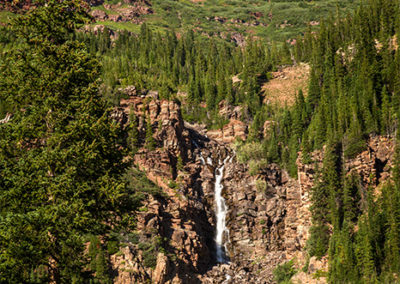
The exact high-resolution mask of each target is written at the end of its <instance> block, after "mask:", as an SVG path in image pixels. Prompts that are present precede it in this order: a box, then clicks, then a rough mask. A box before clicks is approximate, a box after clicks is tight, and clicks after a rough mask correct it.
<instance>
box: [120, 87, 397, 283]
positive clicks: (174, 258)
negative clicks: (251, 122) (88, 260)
mask: <svg viewBox="0 0 400 284" xmlns="http://www.w3.org/2000/svg"><path fill="white" fill-rule="evenodd" d="M125 92H126V93H127V94H129V95H130V97H129V98H128V99H125V100H122V101H121V107H120V108H119V110H118V111H116V113H115V114H114V116H115V118H116V119H118V120H119V121H121V123H122V124H126V123H127V121H128V117H129V113H130V112H134V113H135V115H136V117H138V118H139V119H138V121H139V123H138V125H139V126H138V130H139V132H140V140H141V143H142V144H143V143H144V137H145V119H144V117H148V118H149V119H150V121H151V123H152V126H153V133H154V135H153V138H154V139H155V141H156V144H157V147H156V149H155V150H153V151H149V150H147V149H146V148H145V147H142V148H140V149H139V151H138V152H137V154H136V155H135V157H134V161H135V163H136V165H137V166H139V167H140V168H141V169H143V170H144V171H145V172H146V174H147V177H148V178H149V179H151V180H152V181H153V182H155V183H156V184H158V185H159V186H160V187H161V188H162V189H163V192H164V194H165V195H164V196H160V197H156V198H155V197H152V196H150V195H149V196H148V197H147V198H146V200H145V202H144V204H143V205H144V208H146V210H141V212H140V213H139V215H138V221H137V231H138V232H140V236H139V238H140V240H141V241H142V242H145V243H154V240H157V238H160V239H161V243H162V246H163V248H164V251H163V252H161V251H160V252H159V253H158V254H157V255H156V258H155V260H154V265H153V266H152V267H145V266H143V264H142V263H143V260H144V259H145V255H144V250H143V249H141V248H139V247H138V245H135V244H129V245H128V246H127V247H126V248H122V250H121V252H122V254H120V255H119V256H117V255H114V256H112V261H113V267H114V270H115V271H117V276H116V278H115V279H116V282H117V283H146V281H150V282H151V283H192V282H193V283H223V282H224V281H227V282H225V283H246V282H247V283H273V276H272V271H273V270H274V268H275V267H276V265H277V264H280V263H284V262H286V261H288V260H290V259H293V258H295V259H296V265H297V267H298V268H302V266H304V264H305V262H306V255H305V251H304V247H305V245H306V241H307V238H308V231H309V228H310V226H311V213H310V211H309V207H310V189H311V187H312V186H313V185H314V182H315V180H314V179H315V176H316V175H315V168H314V167H315V165H318V164H319V166H320V167H321V166H322V159H323V152H322V151H316V152H314V153H312V154H311V158H312V159H313V161H314V162H313V163H311V164H303V163H302V162H301V158H299V159H298V161H297V164H298V180H294V179H292V178H290V177H289V176H288V174H287V173H286V172H285V171H283V170H282V169H280V168H279V167H278V166H277V165H275V164H269V165H268V166H267V167H266V168H264V169H261V171H260V172H259V174H257V175H255V176H250V174H249V171H248V167H247V166H246V165H243V164H240V163H238V162H237V161H236V159H235V157H234V152H233V151H232V150H231V149H230V148H229V143H230V142H231V141H232V140H229V139H226V138H227V137H231V136H234V135H233V134H232V133H230V132H228V131H227V132H226V133H230V134H229V136H224V135H222V136H221V135H219V136H215V137H214V136H212V135H210V132H209V131H208V132H207V131H205V130H203V129H201V127H198V126H196V125H190V124H188V123H184V122H183V120H182V116H181V112H180V105H179V104H178V103H176V102H170V101H164V100H159V99H158V97H157V95H156V94H155V93H154V92H142V91H138V90H136V88H134V87H130V88H128V89H127V90H125ZM140 118H141V119H140ZM233 128H234V127H233ZM240 131H243V132H244V130H240ZM240 131H236V130H235V129H234V130H233V132H234V133H239V132H240ZM223 133H225V132H223ZM207 136H208V137H207ZM224 139H225V140H224ZM392 154H393V142H392V141H391V140H390V139H386V138H382V137H380V138H371V140H370V141H369V142H368V148H367V150H366V151H364V152H363V153H361V154H360V155H358V156H357V157H356V158H354V159H352V160H349V161H347V162H346V164H345V167H346V168H347V169H348V171H349V172H351V171H357V172H358V173H359V174H360V176H361V177H362V180H363V185H365V186H368V185H369V184H371V183H374V184H377V183H382V181H384V180H386V179H387V178H388V177H389V176H390V172H388V169H389V167H390V166H391V165H392V162H391V157H392ZM201 157H202V158H201ZM226 157H232V159H229V161H228V162H227V163H226V165H225V171H224V175H223V185H224V190H223V196H224V198H225V201H226V204H227V206H228V215H227V227H228V229H229V234H228V235H226V236H225V240H226V243H227V249H228V252H227V254H228V256H229V258H230V262H229V263H228V264H217V263H216V261H215V244H214V234H215V223H216V220H215V214H214V209H215V208H214V207H215V205H214V182H215V170H216V168H218V167H219V166H220V165H221V163H222V161H223V160H225V159H226ZM299 157H301V154H300V155H299ZM178 159H180V160H181V161H180V165H178V164H179V163H178ZM371 174H374V175H375V176H376V178H375V179H372V180H371V179H369V177H370V176H373V175H371ZM160 239H159V241H160ZM319 270H322V271H326V270H327V259H326V258H323V259H322V260H316V259H313V258H311V259H310V263H309V266H308V271H307V272H301V273H298V274H297V275H296V276H295V277H294V278H293V281H294V283H324V281H325V280H324V279H322V278H321V279H318V280H315V279H313V277H312V275H313V274H314V273H315V272H316V271H319Z"/></svg>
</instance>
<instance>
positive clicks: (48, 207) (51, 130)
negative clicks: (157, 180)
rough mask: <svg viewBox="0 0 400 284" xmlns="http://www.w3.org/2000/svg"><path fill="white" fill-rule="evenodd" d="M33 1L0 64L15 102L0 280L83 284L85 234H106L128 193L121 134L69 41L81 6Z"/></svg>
mask: <svg viewBox="0 0 400 284" xmlns="http://www.w3.org/2000/svg"><path fill="white" fill-rule="evenodd" d="M38 4H39V5H38V7H37V8H36V9H32V10H30V11H29V12H27V13H26V14H25V15H22V16H19V17H17V18H16V19H15V21H14V22H13V24H12V27H11V28H12V31H13V33H14V34H15V35H16V36H17V37H18V40H19V43H20V44H19V46H18V48H14V49H12V50H10V51H8V53H7V55H6V56H5V59H4V61H3V62H1V65H0V98H1V100H4V101H7V103H8V104H11V105H12V106H13V118H12V120H11V121H10V122H9V123H5V124H2V125H0V208H1V209H0V282H3V283H4V282H6V283H27V282H29V281H30V280H29V279H31V278H32V279H33V278H35V277H36V276H37V275H36V276H35V275H31V274H32V273H33V274H37V273H39V272H40V271H41V272H42V274H41V275H42V276H41V280H40V281H41V282H48V281H52V282H54V283H72V282H74V281H75V282H84V281H85V280H83V279H84V278H85V272H84V269H82V267H83V265H85V263H86V261H85V257H84V235H86V234H89V233H90V234H100V233H102V234H104V233H106V232H107V230H108V229H109V224H110V223H111V220H112V219H110V218H111V215H110V212H111V211H112V210H113V208H115V205H116V204H118V202H119V201H118V200H119V196H120V193H121V192H122V191H123V190H124V188H125V184H124V183H123V182H122V181H121V179H120V178H121V175H122V173H123V171H124V168H125V164H124V162H123V160H122V158H123V153H121V151H120V150H118V148H119V146H118V144H117V143H118V141H121V130H120V127H119V126H118V124H117V123H115V122H113V121H112V120H111V118H110V109H108V108H107V105H106V104H105V102H104V101H103V100H102V98H101V97H100V95H99V93H98V89H97V81H96V80H97V78H98V76H99V64H98V62H97V60H96V59H95V58H93V57H92V56H91V55H89V54H88V53H87V52H86V51H85V48H84V46H83V44H81V43H79V42H78V41H76V40H73V34H74V32H75V29H76V28H78V27H80V26H81V25H82V24H84V23H86V22H87V20H88V19H89V16H88V15H87V12H86V9H85V8H84V7H85V5H84V4H83V3H81V2H80V1H75V0H65V1H57V0H49V1H38ZM105 220H108V222H105ZM37 277H39V276H37ZM37 277H36V278H37Z"/></svg>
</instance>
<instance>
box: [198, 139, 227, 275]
mask: <svg viewBox="0 0 400 284" xmlns="http://www.w3.org/2000/svg"><path fill="white" fill-rule="evenodd" d="M193 144H194V145H195V147H196V148H197V149H199V150H200V147H199V145H198V144H197V143H196V142H195V141H194V140H193ZM199 153H200V161H201V163H202V164H203V165H206V164H208V165H210V166H212V165H213V161H212V158H211V157H207V162H206V159H204V156H203V153H202V152H201V151H199ZM233 157H234V156H231V157H229V156H227V157H226V158H225V160H224V161H223V162H222V164H220V165H219V166H218V167H217V168H216V169H215V184H214V199H215V204H216V212H215V216H216V218H217V228H216V237H215V244H216V251H217V262H219V263H227V262H228V258H227V257H226V253H225V252H226V246H225V243H224V235H225V234H227V233H229V231H228V228H227V227H226V212H227V210H228V208H227V206H226V204H225V200H224V198H223V197H222V189H223V188H224V187H223V185H222V179H223V176H224V169H225V165H226V163H227V162H228V160H229V163H230V162H232V159H233ZM229 278H230V276H229V275H227V280H229Z"/></svg>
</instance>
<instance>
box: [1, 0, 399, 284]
mask: <svg viewBox="0 0 400 284" xmlns="http://www.w3.org/2000/svg"><path fill="white" fill-rule="evenodd" d="M47 2H48V5H47V6H40V7H39V8H37V9H35V10H34V11H31V12H28V13H26V14H25V15H22V16H18V17H16V18H15V19H14V20H13V22H12V24H11V25H9V26H7V27H2V28H1V34H0V43H1V45H0V52H1V54H0V58H1V59H0V71H1V74H0V115H1V116H0V118H3V117H4V116H5V114H6V113H11V114H12V118H11V122H9V123H4V124H0V145H1V147H0V188H1V192H0V205H1V209H0V280H1V281H3V282H9V283H13V282H15V283H17V282H21V283H22V282H29V283H42V282H48V281H56V282H60V283H61V282H62V281H64V282H74V283H80V282H82V281H83V282H85V281H92V282H94V283H109V282H110V281H111V276H110V275H109V274H108V272H107V265H108V264H107V260H106V256H105V255H106V254H107V253H111V252H113V251H114V250H115V247H118V243H119V242H120V241H121V240H122V239H124V238H134V236H133V235H131V232H132V230H134V228H135V221H134V214H135V213H134V212H135V211H137V210H138V208H139V205H140V200H141V198H142V197H143V194H144V193H143V192H145V193H146V194H147V193H148V192H150V193H151V194H154V195H157V194H160V192H159V191H158V190H157V189H156V188H155V187H154V185H152V184H151V183H150V182H149V181H147V180H146V179H145V178H143V174H142V173H140V172H138V171H136V170H133V171H132V170H130V171H128V172H127V169H128V168H129V167H130V164H129V163H128V161H127V159H124V157H126V156H128V155H130V154H132V153H134V152H135V151H136V150H137V149H136V148H137V147H140V146H146V147H147V148H148V149H149V150H153V149H154V147H155V145H154V141H152V136H153V132H152V128H151V123H150V122H148V118H146V119H147V122H146V126H147V133H146V141H145V145H141V144H140V143H139V142H138V141H137V137H136V136H137V133H136V132H135V130H137V126H136V125H131V127H129V128H124V129H123V128H121V126H120V125H119V124H118V123H116V122H115V121H113V120H112V119H111V118H110V117H111V110H112V107H113V106H116V105H118V104H119V102H120V99H121V98H123V97H124V96H125V95H124V94H123V93H122V92H121V88H122V87H126V86H129V85H134V86H136V88H137V89H138V90H144V89H147V90H149V89H155V90H158V91H159V96H160V98H161V99H166V100H174V101H179V102H181V103H182V110H183V117H184V119H185V120H187V121H189V122H197V123H205V124H206V126H207V127H208V128H221V127H223V126H224V124H226V123H227V121H226V119H224V118H223V117H221V116H220V114H219V104H220V103H221V102H225V103H227V104H229V105H233V106H240V107H241V109H242V112H243V113H242V120H243V121H244V122H245V123H248V124H250V127H249V136H248V139H247V140H246V141H237V142H236V143H235V146H236V150H237V152H238V159H239V160H240V161H241V162H243V163H249V165H250V169H251V170H252V171H253V174H257V173H258V171H259V170H260V169H261V168H262V167H263V166H264V165H265V164H267V163H277V164H280V165H281V166H282V167H283V168H285V169H287V170H288V172H289V173H290V175H291V176H292V177H296V175H297V165H296V161H297V160H298V155H299V154H300V159H301V162H302V163H304V164H310V163H313V162H314V161H312V159H311V156H312V153H313V151H319V150H321V151H323V153H324V158H323V165H322V167H321V168H320V169H318V170H317V172H316V173H315V176H316V177H315V180H316V183H315V185H314V187H313V188H312V191H311V202H312V205H311V208H310V210H311V213H312V227H311V229H310V238H309V240H308V245H307V247H306V248H305V249H306V250H307V252H308V254H309V256H310V257H312V256H316V257H317V258H321V257H323V256H325V255H328V259H329V271H328V275H327V277H328V280H329V282H331V283H395V282H396V281H398V274H399V272H400V239H399V233H400V164H399V155H400V148H399V147H398V146H396V157H395V158H394V161H395V162H394V164H395V165H394V168H393V169H392V171H391V173H392V179H391V181H390V182H387V183H386V184H383V185H380V187H379V190H378V192H377V191H376V190H375V188H373V187H370V188H363V187H362V186H361V183H360V177H359V176H357V174H351V175H349V174H347V173H346V171H345V168H344V164H345V162H346V161H348V160H349V159H352V158H354V157H355V156H356V155H357V154H359V153H360V152H362V151H363V150H364V149H365V148H366V147H367V146H366V141H367V139H369V137H372V136H387V137H389V138H390V139H395V140H396V141H397V139H398V137H397V136H398V132H397V130H398V129H397V128H398V119H399V116H400V54H399V53H400V51H399V49H398V40H399V39H398V36H399V31H400V11H399V10H400V7H399V3H398V1H396V0H368V1H365V2H363V3H361V4H360V6H359V8H358V9H357V10H356V11H355V12H354V13H353V14H348V15H342V14H341V10H340V9H339V8H338V9H337V10H336V13H334V14H331V16H330V17H328V18H327V19H325V20H323V21H321V25H320V27H319V30H318V31H317V32H315V31H313V30H312V29H311V27H310V28H309V29H308V30H306V31H304V35H303V36H300V37H299V38H298V39H297V41H296V44H294V45H289V44H288V43H287V42H282V43H270V42H266V41H264V40H262V39H259V38H252V37H249V38H248V39H247V42H246V45H245V47H243V48H242V47H238V46H235V45H234V44H232V43H231V42H228V41H225V40H221V39H219V38H212V37H211V38H206V37H202V36H200V35H198V34H196V33H194V32H193V31H192V30H189V31H187V32H185V33H183V34H180V35H179V37H178V36H177V35H176V33H175V32H174V31H172V30H171V31H167V32H166V33H160V32H157V31H152V30H151V29H150V28H149V27H148V26H147V25H146V24H142V25H141V29H140V32H139V33H138V34H133V33H130V32H127V31H121V32H119V33H118V36H116V37H114V36H113V33H112V32H110V30H108V29H107V28H105V29H104V30H103V31H102V32H98V33H97V34H94V33H90V32H83V31H82V30H80V31H79V32H77V29H78V28H80V27H82V26H83V24H86V23H89V18H90V17H88V14H87V11H86V10H85V9H83V8H82V7H81V6H80V5H79V2H77V1H63V2H62V3H61V4H60V3H59V1H47ZM300 62H306V63H308V64H310V66H311V71H310V79H309V82H308V92H307V96H304V95H303V92H302V90H299V91H298V93H297V94H296V102H295V104H294V105H293V106H284V105H271V104H266V103H265V100H264V98H265V96H268V94H264V93H262V92H261V84H263V83H265V82H268V81H269V80H271V79H272V77H271V72H273V71H276V70H277V69H278V68H280V67H282V66H288V65H294V64H299V63H300ZM233 78H236V80H233ZM131 120H132V122H133V123H136V118H134V119H131ZM266 121H271V122H272V123H271V124H270V125H271V127H270V129H269V130H268V131H267V133H264V130H265V129H264V125H265V122H266ZM128 132H129V133H128ZM127 138H128V140H127ZM132 146H133V147H132ZM131 150H132V151H131ZM247 152H249V153H250V154H249V155H246V153H247ZM180 163H182V161H180ZM82 164H85V167H81V166H80V165H82ZM180 166H181V167H182V165H180ZM374 178H376V177H373V176H371V180H373V179H374ZM99 236H101V237H100V238H99ZM85 242H87V243H89V242H90V246H89V248H88V254H89V255H87V253H85V248H84V246H83V243H85ZM113 246H114V247H113ZM107 250H108V252H106V251H107Z"/></svg>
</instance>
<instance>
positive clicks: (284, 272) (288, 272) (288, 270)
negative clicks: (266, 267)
mask: <svg viewBox="0 0 400 284" xmlns="http://www.w3.org/2000/svg"><path fill="white" fill-rule="evenodd" d="M294 274H296V269H295V268H294V266H293V260H290V261H288V262H286V263H284V264H281V265H280V264H278V266H277V267H276V268H275V270H274V279H275V281H276V282H277V283H289V280H290V278H292V276H293V275H294Z"/></svg>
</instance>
